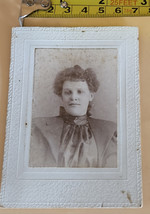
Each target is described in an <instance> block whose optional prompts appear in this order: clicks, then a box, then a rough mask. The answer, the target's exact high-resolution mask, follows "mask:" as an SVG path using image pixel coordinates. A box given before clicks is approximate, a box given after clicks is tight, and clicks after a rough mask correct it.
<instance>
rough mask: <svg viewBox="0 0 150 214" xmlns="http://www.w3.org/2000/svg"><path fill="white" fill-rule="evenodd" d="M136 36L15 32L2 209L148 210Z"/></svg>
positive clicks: (129, 31)
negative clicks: (145, 207)
mask: <svg viewBox="0 0 150 214" xmlns="http://www.w3.org/2000/svg"><path fill="white" fill-rule="evenodd" d="M138 43H139V35H138V29H137V28H136V27H81V28H80V27H79V28H78V27H77V28H76V27H75V28H74V27H73V28H65V27H62V28H59V27H58V28H53V27H50V28H45V27H44V28H36V27H35V28H34V27H33V28H32V27H31V28H14V29H13V31H12V47H11V48H12V50H11V63H10V65H11V66H10V83H9V98H8V116H7V118H8V119H7V129H6V141H5V154H4V165H3V168H4V171H3V178H2V180H3V181H2V191H1V198H2V202H1V204H2V205H3V206H4V207H9V208H11V207H14V208H101V207H105V208H110V207H113V208H115V207H141V202H142V194H141V190H142V188H141V153H140V152H141V150H140V148H141V147H140V103H139V65H138V62H139V61H138V60H139V51H138Z"/></svg>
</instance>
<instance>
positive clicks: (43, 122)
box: [30, 65, 117, 168]
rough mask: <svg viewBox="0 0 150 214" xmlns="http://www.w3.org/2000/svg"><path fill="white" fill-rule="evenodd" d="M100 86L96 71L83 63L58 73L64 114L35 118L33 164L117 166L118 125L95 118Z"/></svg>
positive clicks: (57, 82) (55, 88) (58, 91)
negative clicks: (94, 103) (93, 112)
mask: <svg viewBox="0 0 150 214" xmlns="http://www.w3.org/2000/svg"><path fill="white" fill-rule="evenodd" d="M98 87H99V82H98V80H97V78H96V74H95V73H94V72H93V71H92V70H91V69H86V70H84V69H82V68H81V67H80V66H78V65H75V66H74V67H71V68H67V69H65V70H63V71H61V72H60V73H58V75H57V76H56V79H55V82H54V93H55V94H57V95H58V96H59V97H60V98H61V99H62V102H63V107H60V115H59V116H57V117H51V118H47V117H46V118H35V119H33V121H32V134H31V147H30V166H35V167H40V166H41V167H109V168H114V167H117V138H116V125H115V124H114V123H113V122H110V121H104V120H100V119H94V118H92V117H91V115H90V108H91V102H92V100H93V98H94V95H95V93H96V92H97V90H98Z"/></svg>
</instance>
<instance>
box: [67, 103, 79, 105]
mask: <svg viewBox="0 0 150 214" xmlns="http://www.w3.org/2000/svg"><path fill="white" fill-rule="evenodd" d="M79 105H80V104H79V103H70V104H69V106H79Z"/></svg>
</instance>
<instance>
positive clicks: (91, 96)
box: [90, 92, 95, 101]
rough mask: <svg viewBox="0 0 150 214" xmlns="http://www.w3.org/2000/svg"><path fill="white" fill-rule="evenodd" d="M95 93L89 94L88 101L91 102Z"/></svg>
mask: <svg viewBox="0 0 150 214" xmlns="http://www.w3.org/2000/svg"><path fill="white" fill-rule="evenodd" d="M94 96H95V93H93V92H90V101H92V100H93V99H94Z"/></svg>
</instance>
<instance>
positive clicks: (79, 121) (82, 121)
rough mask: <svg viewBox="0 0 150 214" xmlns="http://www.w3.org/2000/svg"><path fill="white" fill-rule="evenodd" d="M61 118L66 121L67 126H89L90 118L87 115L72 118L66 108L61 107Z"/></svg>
mask: <svg viewBox="0 0 150 214" xmlns="http://www.w3.org/2000/svg"><path fill="white" fill-rule="evenodd" d="M60 117H61V118H62V119H63V120H64V122H65V123H67V124H72V125H77V126H82V125H86V124H88V117H87V115H83V116H72V115H70V114H68V113H67V112H66V111H65V109H64V107H62V106H61V107H60Z"/></svg>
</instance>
